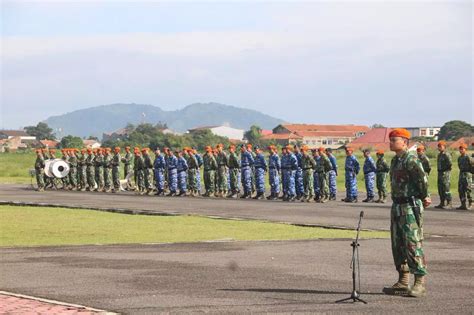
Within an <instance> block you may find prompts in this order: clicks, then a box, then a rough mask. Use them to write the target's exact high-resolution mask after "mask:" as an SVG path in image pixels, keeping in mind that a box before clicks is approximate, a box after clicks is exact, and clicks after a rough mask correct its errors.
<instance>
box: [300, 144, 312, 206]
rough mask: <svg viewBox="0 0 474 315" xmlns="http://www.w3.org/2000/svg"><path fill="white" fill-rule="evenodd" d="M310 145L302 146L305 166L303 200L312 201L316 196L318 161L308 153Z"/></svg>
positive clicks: (303, 164)
mask: <svg viewBox="0 0 474 315" xmlns="http://www.w3.org/2000/svg"><path fill="white" fill-rule="evenodd" d="M308 150H309V147H308V146H307V145H305V146H303V147H302V148H301V152H302V156H301V163H302V166H303V185H304V199H301V202H311V201H313V198H314V185H313V184H314V175H313V173H314V169H315V168H316V162H315V161H314V159H313V157H312V156H311V155H309V154H308Z"/></svg>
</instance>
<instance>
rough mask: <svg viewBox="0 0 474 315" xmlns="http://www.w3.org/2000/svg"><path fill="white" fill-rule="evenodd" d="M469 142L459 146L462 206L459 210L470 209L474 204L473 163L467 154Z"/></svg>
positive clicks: (459, 185)
mask: <svg viewBox="0 0 474 315" xmlns="http://www.w3.org/2000/svg"><path fill="white" fill-rule="evenodd" d="M466 150H467V144H465V143H463V144H461V145H460V146H459V153H460V154H461V155H460V156H459V157H458V166H459V180H458V192H459V198H460V199H461V206H460V207H457V208H456V209H458V210H470V209H471V206H472V197H471V186H472V173H471V172H472V170H473V163H472V160H471V158H470V157H469V155H467V151H466Z"/></svg>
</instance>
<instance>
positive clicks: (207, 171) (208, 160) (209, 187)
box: [203, 146, 217, 197]
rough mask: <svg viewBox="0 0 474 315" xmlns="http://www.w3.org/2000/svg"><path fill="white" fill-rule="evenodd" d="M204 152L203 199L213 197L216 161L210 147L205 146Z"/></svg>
mask: <svg viewBox="0 0 474 315" xmlns="http://www.w3.org/2000/svg"><path fill="white" fill-rule="evenodd" d="M205 151H206V153H205V154H204V156H203V165H204V189H205V190H206V192H205V193H204V197H214V193H215V180H216V171H217V161H216V158H215V156H214V154H213V152H212V147H211V146H206V147H205Z"/></svg>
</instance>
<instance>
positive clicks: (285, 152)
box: [281, 147, 288, 155]
mask: <svg viewBox="0 0 474 315" xmlns="http://www.w3.org/2000/svg"><path fill="white" fill-rule="evenodd" d="M281 154H283V155H285V154H288V150H287V149H286V147H282V148H281Z"/></svg>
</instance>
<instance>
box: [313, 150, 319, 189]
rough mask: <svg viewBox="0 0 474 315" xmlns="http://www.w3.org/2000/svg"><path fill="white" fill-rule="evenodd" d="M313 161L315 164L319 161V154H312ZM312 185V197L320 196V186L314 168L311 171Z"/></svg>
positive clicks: (317, 174)
mask: <svg viewBox="0 0 474 315" xmlns="http://www.w3.org/2000/svg"><path fill="white" fill-rule="evenodd" d="M313 158H314V162H315V163H316V165H318V164H320V163H321V156H320V155H319V156H313ZM313 187H314V197H315V198H319V197H320V196H321V187H320V186H319V173H318V172H316V170H314V172H313Z"/></svg>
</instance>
